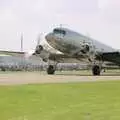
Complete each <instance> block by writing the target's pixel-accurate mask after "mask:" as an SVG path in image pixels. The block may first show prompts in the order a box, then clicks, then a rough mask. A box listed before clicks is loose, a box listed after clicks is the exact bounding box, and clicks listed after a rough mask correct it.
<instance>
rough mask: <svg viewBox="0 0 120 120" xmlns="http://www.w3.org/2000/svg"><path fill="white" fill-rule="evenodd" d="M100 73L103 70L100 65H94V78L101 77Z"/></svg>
mask: <svg viewBox="0 0 120 120" xmlns="http://www.w3.org/2000/svg"><path fill="white" fill-rule="evenodd" d="M100 72H101V68H100V66H99V65H94V66H93V67H92V73H93V75H94V76H99V75H100Z"/></svg>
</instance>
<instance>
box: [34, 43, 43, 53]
mask: <svg viewBox="0 0 120 120" xmlns="http://www.w3.org/2000/svg"><path fill="white" fill-rule="evenodd" d="M41 51H43V46H42V45H37V47H36V49H35V53H36V54H40V53H41Z"/></svg>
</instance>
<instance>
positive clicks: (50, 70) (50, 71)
mask: <svg viewBox="0 0 120 120" xmlns="http://www.w3.org/2000/svg"><path fill="white" fill-rule="evenodd" d="M47 73H48V74H49V75H53V74H54V73H55V68H54V66H53V65H49V66H48V68H47Z"/></svg>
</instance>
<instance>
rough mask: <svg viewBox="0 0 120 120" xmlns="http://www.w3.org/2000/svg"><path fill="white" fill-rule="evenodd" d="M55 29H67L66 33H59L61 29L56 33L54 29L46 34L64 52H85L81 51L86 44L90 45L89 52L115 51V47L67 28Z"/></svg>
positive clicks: (51, 43) (52, 44)
mask: <svg viewBox="0 0 120 120" xmlns="http://www.w3.org/2000/svg"><path fill="white" fill-rule="evenodd" d="M55 29H56V30H62V31H65V34H63V33H61V32H60V33H59V31H58V33H55V32H54V30H53V32H51V33H49V34H47V35H46V40H47V42H48V43H49V44H50V45H51V46H52V47H53V48H55V49H57V50H59V51H61V52H63V53H64V54H67V55H74V54H83V53H81V50H82V48H83V46H84V45H88V46H89V47H90V51H89V52H91V53H92V52H93V51H96V52H99V53H103V52H113V51H115V49H113V48H112V47H109V46H107V45H105V44H102V43H100V42H98V41H96V40H94V39H91V38H89V37H87V36H84V35H82V34H80V33H77V32H74V31H72V30H69V29H66V28H55Z"/></svg>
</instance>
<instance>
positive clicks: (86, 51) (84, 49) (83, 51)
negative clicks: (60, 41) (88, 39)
mask: <svg viewBox="0 0 120 120" xmlns="http://www.w3.org/2000/svg"><path fill="white" fill-rule="evenodd" d="M81 52H82V53H83V54H86V53H88V52H90V47H89V45H83V46H82V49H81Z"/></svg>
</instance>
